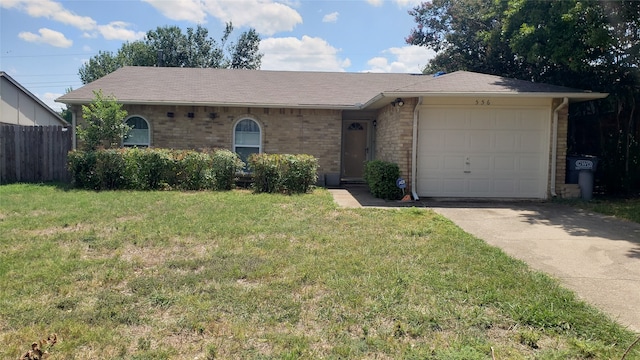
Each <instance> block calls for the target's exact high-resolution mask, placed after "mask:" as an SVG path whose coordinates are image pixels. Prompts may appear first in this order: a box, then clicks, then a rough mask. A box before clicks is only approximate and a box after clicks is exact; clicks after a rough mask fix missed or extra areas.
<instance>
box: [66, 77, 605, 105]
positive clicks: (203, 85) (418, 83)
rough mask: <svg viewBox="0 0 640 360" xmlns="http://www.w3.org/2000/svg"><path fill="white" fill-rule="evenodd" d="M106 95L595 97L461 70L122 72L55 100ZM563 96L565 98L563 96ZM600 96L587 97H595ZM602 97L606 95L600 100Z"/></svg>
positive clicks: (178, 100)
mask: <svg viewBox="0 0 640 360" xmlns="http://www.w3.org/2000/svg"><path fill="white" fill-rule="evenodd" d="M100 89H101V90H102V92H103V93H104V94H105V95H113V96H115V97H116V99H118V101H119V102H122V103H130V104H131V103H135V104H170V105H206V106H265V107H307V108H335V109H359V108H363V107H367V106H372V105H373V104H376V103H377V104H380V102H379V100H381V99H387V98H388V99H387V100H386V103H389V102H390V101H391V100H393V99H394V98H395V97H398V96H428V95H429V94H449V95H455V94H479V93H492V94H496V95H517V94H523V93H529V94H548V93H553V94H558V96H567V95H566V94H572V95H573V96H574V97H577V96H578V95H585V94H589V93H588V92H583V91H581V90H575V89H570V88H565V87H558V86H552V85H546V84H537V83H532V82H528V81H522V80H515V79H508V78H502V77H498V76H493V75H485V74H478V73H472V72H466V71H458V72H454V73H451V74H446V75H442V76H439V77H433V76H432V75H422V74H394V73H347V72H342V73H339V72H299V71H266V70H239V69H199V68H168V67H124V68H121V69H118V70H117V71H115V72H113V73H111V74H108V75H106V76H104V77H102V78H100V79H98V80H96V81H94V82H92V83H89V84H87V85H85V86H83V87H81V88H79V89H77V90H74V91H71V92H69V93H67V94H65V95H63V96H62V97H60V98H58V99H57V100H56V101H59V102H63V103H67V104H82V103H88V102H90V101H91V100H93V98H94V94H93V92H94V91H97V90H100ZM561 94H562V95H561ZM594 95H595V94H591V95H587V96H588V97H589V96H591V97H593V96H594ZM599 97H601V96H599Z"/></svg>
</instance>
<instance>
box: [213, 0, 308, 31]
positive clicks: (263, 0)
mask: <svg viewBox="0 0 640 360" xmlns="http://www.w3.org/2000/svg"><path fill="white" fill-rule="evenodd" d="M201 1H202V2H203V3H204V5H205V8H206V11H207V13H209V14H210V15H211V16H213V17H215V18H217V19H219V20H220V21H223V22H227V21H231V22H232V23H233V25H235V26H250V27H253V28H255V29H256V30H257V31H258V32H259V33H261V34H265V35H273V34H275V33H277V32H280V31H291V30H293V28H294V27H295V26H296V25H298V24H301V23H302V16H301V15H300V13H298V11H296V10H295V9H293V8H292V7H291V6H289V5H286V4H283V3H279V2H274V1H272V0H233V1H229V0H201Z"/></svg>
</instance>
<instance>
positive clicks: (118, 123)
mask: <svg viewBox="0 0 640 360" xmlns="http://www.w3.org/2000/svg"><path fill="white" fill-rule="evenodd" d="M93 94H94V95H95V98H94V99H93V101H92V102H91V103H90V104H89V105H82V117H83V119H84V124H82V125H78V126H77V128H76V132H77V134H78V138H79V139H80V141H81V143H82V147H83V148H84V149H85V150H96V149H98V148H101V147H104V148H107V149H109V148H114V147H120V146H121V145H122V139H123V138H124V136H125V135H126V134H127V133H128V132H129V131H130V130H131V127H129V126H128V125H127V124H126V123H125V122H124V119H125V118H126V117H127V111H126V110H124V109H122V104H119V103H118V102H117V100H116V99H115V97H113V96H105V95H104V94H103V93H102V90H100V91H94V93H93Z"/></svg>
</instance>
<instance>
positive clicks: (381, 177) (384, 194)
mask: <svg viewBox="0 0 640 360" xmlns="http://www.w3.org/2000/svg"><path fill="white" fill-rule="evenodd" d="M399 177H400V167H398V164H395V163H390V162H386V161H381V160H373V161H367V162H366V163H365V168H364V180H365V181H366V182H367V185H368V186H369V191H370V192H371V194H372V195H373V196H375V197H377V198H382V199H385V200H397V199H400V198H401V197H402V190H401V189H400V188H398V186H397V185H396V180H398V178H399Z"/></svg>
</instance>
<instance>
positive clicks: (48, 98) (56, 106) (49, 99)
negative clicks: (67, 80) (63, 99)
mask: <svg viewBox="0 0 640 360" xmlns="http://www.w3.org/2000/svg"><path fill="white" fill-rule="evenodd" d="M62 95H64V94H56V93H50V92H46V93H44V96H38V97H39V98H40V99H41V100H42V102H44V103H45V104H47V106H49V107H50V108H51V109H53V110H55V111H61V110H62V109H64V108H65V107H66V106H65V105H64V104H61V103H58V102H55V101H54V100H55V99H57V98H59V97H60V96H62ZM36 96H37V95H36Z"/></svg>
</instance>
